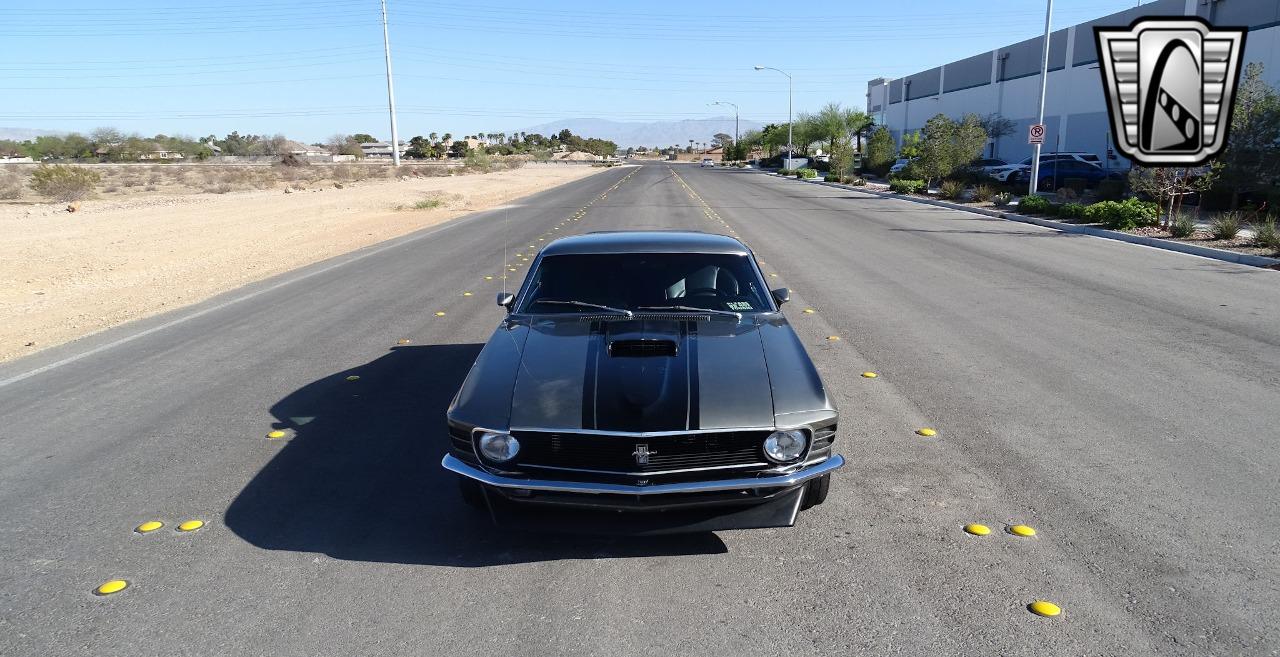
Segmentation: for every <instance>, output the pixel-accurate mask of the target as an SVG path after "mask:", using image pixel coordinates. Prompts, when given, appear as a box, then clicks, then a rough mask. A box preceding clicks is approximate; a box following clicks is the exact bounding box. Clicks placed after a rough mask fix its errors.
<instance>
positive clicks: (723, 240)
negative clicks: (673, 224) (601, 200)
mask: <svg viewBox="0 0 1280 657" xmlns="http://www.w3.org/2000/svg"><path fill="white" fill-rule="evenodd" d="M592 253H715V254H729V255H750V254H751V250H750V249H748V248H747V247H746V245H744V244H743V243H742V242H739V241H738V240H736V239H734V238H732V237H729V236H728V235H715V234H712V233H702V232H698V231H691V230H627V231H602V232H596V233H587V234H585V235H573V236H571V237H562V238H560V239H558V240H556V241H554V242H552V243H550V244H548V245H547V246H546V247H544V248H543V249H542V254H541V255H544V256H553V255H584V254H592Z"/></svg>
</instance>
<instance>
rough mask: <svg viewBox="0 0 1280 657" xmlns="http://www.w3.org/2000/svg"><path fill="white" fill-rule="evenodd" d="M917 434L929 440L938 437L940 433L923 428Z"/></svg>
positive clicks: (917, 430)
mask: <svg viewBox="0 0 1280 657" xmlns="http://www.w3.org/2000/svg"><path fill="white" fill-rule="evenodd" d="M916 433H918V434H920V435H921V436H924V437H925V438H929V437H931V436H936V435H938V432H937V431H934V430H933V429H930V428H929V427H925V428H923V429H916Z"/></svg>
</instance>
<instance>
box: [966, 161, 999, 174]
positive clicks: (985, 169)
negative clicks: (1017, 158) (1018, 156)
mask: <svg viewBox="0 0 1280 657" xmlns="http://www.w3.org/2000/svg"><path fill="white" fill-rule="evenodd" d="M1006 166H1009V163H1008V162H1005V161H1004V160H1001V159H998V158H994V157H988V158H983V159H980V160H974V161H972V162H970V163H969V165H968V166H967V167H965V168H966V169H968V170H969V171H971V172H973V173H979V174H985V175H991V172H992V170H994V169H997V168H999V167H1006Z"/></svg>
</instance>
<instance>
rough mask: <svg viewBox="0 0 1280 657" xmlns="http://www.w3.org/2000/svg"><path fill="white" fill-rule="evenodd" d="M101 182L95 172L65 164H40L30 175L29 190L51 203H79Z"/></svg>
mask: <svg viewBox="0 0 1280 657" xmlns="http://www.w3.org/2000/svg"><path fill="white" fill-rule="evenodd" d="M101 180H102V176H101V175H100V174H99V173H98V172H97V171H91V170H89V169H85V168H83V167H75V166H70V165H67V164H41V165H40V166H38V167H36V170H35V172H33V173H32V174H31V182H30V183H28V184H29V185H31V189H34V190H35V191H36V193H37V194H39V195H41V196H43V197H45V198H48V199H50V200H53V201H58V202H61V203H70V202H72V201H79V200H81V199H83V198H84V197H86V196H88V195H89V194H90V193H92V192H93V186H94V185H96V184H98V183H99V182H100V181H101Z"/></svg>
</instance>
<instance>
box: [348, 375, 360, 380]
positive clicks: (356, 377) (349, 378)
mask: <svg viewBox="0 0 1280 657" xmlns="http://www.w3.org/2000/svg"><path fill="white" fill-rule="evenodd" d="M347 380H348V381H359V380H360V377H359V376H357V375H355V374H352V375H351V376H349V377H347Z"/></svg>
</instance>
